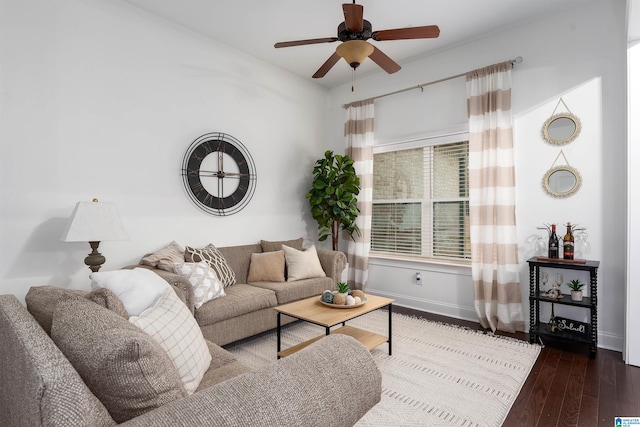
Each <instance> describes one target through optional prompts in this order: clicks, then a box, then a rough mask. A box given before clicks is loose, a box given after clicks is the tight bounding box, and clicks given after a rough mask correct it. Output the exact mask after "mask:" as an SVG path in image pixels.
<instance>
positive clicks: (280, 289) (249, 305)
mask: <svg viewBox="0 0 640 427" xmlns="http://www.w3.org/2000/svg"><path fill="white" fill-rule="evenodd" d="M282 244H286V245H289V246H291V247H293V248H296V249H302V239H296V240H287V241H280V242H267V241H261V242H260V243H256V244H248V245H241V246H229V247H220V248H217V249H218V250H219V251H220V253H221V254H222V255H223V256H224V259H225V260H226V262H227V263H228V265H229V266H230V267H231V269H232V270H233V271H234V273H235V278H236V280H235V284H234V285H231V286H228V287H226V288H225V292H226V296H225V297H223V298H219V299H214V300H212V301H209V302H207V303H205V304H204V305H202V306H201V307H200V308H198V309H196V310H194V304H193V298H194V296H193V290H192V286H191V285H190V284H189V281H188V280H186V279H185V278H184V277H182V276H179V275H177V274H174V273H172V272H169V271H165V270H162V269H159V268H155V267H154V266H149V265H142V264H139V265H131V266H127V267H125V268H135V267H146V268H150V269H152V270H153V271H154V272H156V273H157V274H158V275H160V276H161V277H162V278H164V279H165V280H166V281H167V282H169V283H170V284H171V285H173V286H174V287H175V288H177V289H180V290H181V291H182V292H183V293H184V299H185V300H186V303H187V306H189V309H190V310H191V311H192V312H193V313H194V316H195V318H196V321H197V322H198V324H199V325H200V328H201V330H202V333H203V335H204V337H205V338H206V339H208V340H210V341H212V342H214V343H216V344H218V345H226V344H229V343H231V342H234V341H237V340H240V339H243V338H247V337H250V336H253V335H256V334H259V333H261V332H265V331H268V330H270V329H274V328H275V327H276V323H277V315H276V312H275V310H273V308H274V307H276V306H278V305H281V304H286V303H290V302H293V301H297V300H300V299H303V298H309V297H312V296H315V295H320V294H321V293H322V291H324V290H326V289H330V290H334V289H336V283H337V282H339V281H340V280H341V277H342V271H343V270H344V268H345V266H346V263H347V258H346V256H345V254H344V253H342V252H338V251H331V250H317V254H318V259H319V261H320V264H321V266H322V269H323V270H324V272H325V274H326V277H315V278H310V279H302V280H296V281H294V282H287V281H285V282H269V281H258V282H252V283H247V278H248V274H249V268H250V265H251V254H257V253H263V252H267V251H274V250H278V249H280V247H281V245H282ZM141 262H142V261H141ZM293 320H294V319H290V318H287V317H286V316H283V324H286V323H288V322H291V321H293Z"/></svg>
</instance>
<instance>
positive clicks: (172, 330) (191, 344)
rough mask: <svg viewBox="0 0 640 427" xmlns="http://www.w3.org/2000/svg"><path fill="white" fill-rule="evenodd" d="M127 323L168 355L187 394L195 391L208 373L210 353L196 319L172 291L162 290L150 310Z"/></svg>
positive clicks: (133, 317)
mask: <svg viewBox="0 0 640 427" xmlns="http://www.w3.org/2000/svg"><path fill="white" fill-rule="evenodd" d="M129 321H130V322H131V323H133V324H134V325H136V326H138V327H139V328H140V329H142V330H143V331H145V332H146V333H147V334H149V335H150V336H151V337H152V338H153V339H154V340H156V341H157V342H158V343H159V344H160V347H162V348H163V349H164V350H165V351H166V352H167V354H169V357H170V358H171V360H173V362H174V363H175V365H176V368H178V373H179V374H180V377H181V378H182V383H183V384H184V387H185V389H186V390H187V392H188V393H189V394H192V393H193V392H194V391H196V389H197V388H198V386H199V385H200V381H202V377H203V375H204V374H205V372H207V369H209V364H210V363H211V353H209V348H208V347H207V343H206V341H205V340H204V337H203V336H202V332H201V331H200V327H199V326H198V323H197V322H196V319H195V318H194V317H193V316H192V315H191V312H190V311H189V309H188V308H187V306H186V305H184V303H183V302H182V301H180V298H178V296H177V295H176V294H175V292H174V291H173V289H167V290H165V292H164V293H163V294H162V296H161V297H160V299H158V301H157V302H156V303H155V304H154V305H153V306H152V307H149V308H148V309H146V310H145V311H144V312H142V314H140V316H131V317H130V318H129Z"/></svg>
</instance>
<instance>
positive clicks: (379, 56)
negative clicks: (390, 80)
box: [369, 46, 401, 74]
mask: <svg viewBox="0 0 640 427" xmlns="http://www.w3.org/2000/svg"><path fill="white" fill-rule="evenodd" d="M369 58H371V60H372V61H373V62H375V63H376V64H378V65H379V66H380V68H382V69H383V70H385V71H386V72H387V73H389V74H393V73H395V72H396V71H399V70H400V68H401V67H400V65H398V64H397V63H396V62H395V61H394V60H393V59H391V58H389V57H388V56H387V55H385V54H384V53H383V52H382V51H381V50H380V49H378V48H377V47H375V46H374V47H373V53H372V54H371V55H369Z"/></svg>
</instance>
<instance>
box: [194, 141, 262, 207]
mask: <svg viewBox="0 0 640 427" xmlns="http://www.w3.org/2000/svg"><path fill="white" fill-rule="evenodd" d="M182 179H183V182H184V187H185V189H186V190H187V194H189V198H190V199H191V200H192V201H193V202H194V203H195V204H196V206H198V207H199V208H200V209H202V210H203V211H205V212H206V213H209V214H212V215H218V216H224V215H231V214H234V213H236V212H239V211H240V210H242V208H244V207H245V206H246V205H247V204H248V203H249V201H250V200H251V197H253V192H254V191H255V188H256V181H257V179H258V178H257V175H256V166H255V164H254V163H253V159H252V158H251V155H250V154H249V152H248V151H247V149H246V148H245V147H244V145H242V143H241V142H240V141H238V140H237V139H235V138H234V137H232V136H231V135H227V134H225V133H219V132H212V133H207V134H205V135H202V136H200V137H198V138H197V139H196V140H195V141H193V142H192V143H191V145H190V146H189V148H188V149H187V152H186V153H185V154H184V158H183V160H182Z"/></svg>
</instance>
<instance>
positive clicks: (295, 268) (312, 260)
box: [282, 245, 326, 282]
mask: <svg viewBox="0 0 640 427" xmlns="http://www.w3.org/2000/svg"><path fill="white" fill-rule="evenodd" d="M282 249H283V250H284V256H285V260H286V262H287V270H288V271H289V274H288V277H287V282H293V281H295V280H301V279H311V278H313V277H326V274H325V272H324V270H323V269H322V265H321V264H320V259H319V258H318V252H317V251H316V247H315V246H311V247H309V248H308V249H306V250H304V251H299V250H297V249H293V248H290V247H289V246H286V245H282Z"/></svg>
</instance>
